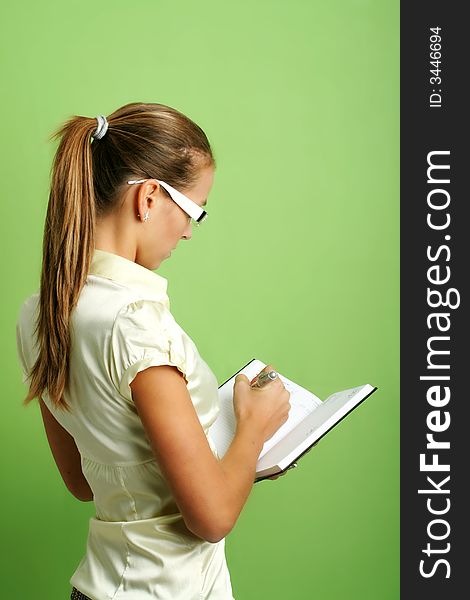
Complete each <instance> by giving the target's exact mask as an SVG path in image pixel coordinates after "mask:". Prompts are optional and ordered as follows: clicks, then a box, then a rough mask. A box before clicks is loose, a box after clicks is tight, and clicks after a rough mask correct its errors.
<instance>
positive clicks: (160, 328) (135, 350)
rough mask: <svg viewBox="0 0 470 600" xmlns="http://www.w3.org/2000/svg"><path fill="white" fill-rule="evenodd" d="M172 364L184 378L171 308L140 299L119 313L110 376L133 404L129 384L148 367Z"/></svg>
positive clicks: (180, 343) (181, 351)
mask: <svg viewBox="0 0 470 600" xmlns="http://www.w3.org/2000/svg"><path fill="white" fill-rule="evenodd" d="M160 365H172V366H175V367H177V368H178V369H179V370H180V371H181V373H183V375H184V376H185V379H186V382H187V377H186V357H185V349H184V344H183V340H182V339H181V335H180V332H179V331H178V329H177V328H176V327H175V326H174V319H172V318H171V315H170V314H169V312H168V309H167V308H166V307H165V306H164V305H163V304H162V303H160V302H157V301H154V300H137V301H135V302H131V303H129V304H126V305H125V306H124V307H123V308H122V309H121V310H120V311H119V313H118V315H117V317H116V319H115V321H114V325H113V330H112V334H111V377H112V379H113V382H114V385H115V387H116V388H117V390H118V391H119V393H120V394H121V395H122V396H123V397H124V398H125V399H126V400H128V401H129V402H131V403H132V394H131V389H130V387H129V384H130V383H131V382H132V381H133V379H134V378H135V376H136V375H137V373H139V372H140V371H143V370H145V369H147V368H148V367H154V366H160Z"/></svg>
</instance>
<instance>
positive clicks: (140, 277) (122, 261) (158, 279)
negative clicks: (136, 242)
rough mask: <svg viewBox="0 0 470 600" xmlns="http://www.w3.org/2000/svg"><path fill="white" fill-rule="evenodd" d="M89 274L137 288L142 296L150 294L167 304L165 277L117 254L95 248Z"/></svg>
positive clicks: (166, 281)
mask: <svg viewBox="0 0 470 600" xmlns="http://www.w3.org/2000/svg"><path fill="white" fill-rule="evenodd" d="M89 274H90V275H98V276H100V277H105V278H106V279H111V280H113V281H116V282H117V283H121V284H123V285H126V286H129V287H133V288H137V289H138V290H139V291H140V292H142V293H144V294H148V293H149V292H150V293H151V294H152V296H156V298H158V299H159V300H165V301H167V302H168V295H167V288H168V280H167V279H165V277H162V276H161V275H158V274H157V273H155V272H154V271H151V270H150V269H147V268H146V267H143V266H142V265H139V264H137V263H136V262H134V261H132V260H129V259H127V258H124V257H123V256H120V255H119V254H113V253H111V252H106V251H105V250H99V249H98V248H95V249H94V252H93V257H92V260H91V265H90V270H89Z"/></svg>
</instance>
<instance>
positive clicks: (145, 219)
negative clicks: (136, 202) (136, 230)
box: [137, 210, 149, 221]
mask: <svg viewBox="0 0 470 600" xmlns="http://www.w3.org/2000/svg"><path fill="white" fill-rule="evenodd" d="M137 216H138V217H140V213H137ZM142 220H143V221H148V220H149V211H148V210H147V211H146V212H145V215H144V218H143V219H142Z"/></svg>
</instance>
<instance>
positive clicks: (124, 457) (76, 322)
mask: <svg viewBox="0 0 470 600" xmlns="http://www.w3.org/2000/svg"><path fill="white" fill-rule="evenodd" d="M166 289H167V281H166V279H164V278H163V277H161V276H160V275H157V274H156V273H153V272H152V271H150V270H148V269H146V268H144V267H142V266H140V265H138V264H137V263H134V262H132V261H129V260H127V259H125V258H123V257H121V256H119V255H116V254H112V253H109V252H104V251H102V250H97V249H95V251H94V254H93V260H92V264H91V268H90V271H89V275H88V278H87V282H86V285H85V286H84V288H83V290H82V292H81V294H80V297H79V301H78V303H77V305H76V307H75V309H74V311H73V313H72V317H71V324H72V328H71V340H72V345H71V352H70V365H69V382H68V387H67V389H66V391H65V393H64V396H65V399H66V400H67V402H68V403H69V405H70V407H71V409H72V412H71V413H68V412H66V411H62V410H58V409H57V408H55V406H54V404H53V403H52V402H51V401H50V399H49V398H48V396H47V393H44V394H43V400H44V402H45V403H46V405H47V407H48V408H49V410H50V411H51V413H52V414H53V415H54V417H55V418H56V419H57V421H58V422H59V423H60V424H61V425H62V426H63V427H64V428H65V429H66V430H67V431H68V432H69V433H70V434H71V435H72V436H73V438H74V439H75V442H76V444H77V447H78V449H79V451H80V454H81V457H82V459H81V460H82V470H83V473H84V475H85V477H86V479H87V481H88V483H89V485H90V487H91V489H92V491H93V494H94V503H95V507H96V515H95V517H93V518H91V519H90V530H89V537H88V542H87V551H86V554H85V556H84V557H83V559H82V561H81V562H80V564H79V565H78V567H77V570H76V571H75V573H74V574H73V576H72V578H71V579H70V583H71V584H72V585H74V586H75V587H77V588H78V589H80V590H81V591H82V592H83V593H85V594H86V595H88V596H90V597H92V598H96V599H97V600H101V599H103V600H104V599H105V598H106V599H107V598H111V597H112V598H114V599H115V600H118V599H119V598H129V599H132V600H140V599H142V600H143V599H144V598H145V599H148V598H160V599H163V598H172V599H173V600H174V599H177V598H182V599H183V598H184V599H188V600H191V599H192V598H194V599H196V598H197V599H198V600H199V599H200V598H205V597H210V598H214V599H221V600H222V599H223V600H226V599H227V600H230V599H231V598H232V597H233V596H232V588H231V583H230V576H229V572H228V569H227V565H226V561H225V554H224V542H225V540H224V539H222V540H221V541H220V542H217V543H215V544H214V543H210V542H207V541H204V540H202V539H201V538H198V537H196V536H195V535H194V534H192V533H191V532H190V531H189V530H188V529H187V528H186V526H185V523H184V521H183V518H182V515H181V512H180V511H179V509H178V506H177V504H176V502H175V500H174V497H173V495H172V493H171V490H170V489H169V487H168V484H167V482H166V480H165V478H164V477H163V476H162V473H161V470H160V468H159V465H158V462H157V461H156V460H155V456H154V453H153V451H152V448H151V445H150V442H149V440H148V438H147V436H146V434H145V430H144V428H143V425H142V422H141V419H140V417H139V415H138V413H137V410H136V407H135V405H134V403H133V401H132V394H131V391H130V388H129V383H130V382H131V381H132V380H133V378H134V377H135V375H136V374H137V373H138V372H139V371H141V370H144V369H146V368H148V367H149V366H156V365H162V364H170V365H174V366H176V367H177V368H178V369H179V370H180V371H181V372H182V373H183V374H184V376H185V378H186V381H187V387H188V391H189V393H190V396H191V400H192V402H193V404H194V407H195V409H196V412H197V415H198V417H199V420H200V422H201V425H202V427H203V429H204V431H205V433H206V435H207V436H208V428H209V427H210V425H211V424H212V423H213V422H214V420H215V419H216V417H217V413H218V410H219V407H218V386H217V380H216V378H215V376H214V374H213V373H212V371H211V370H210V368H209V367H208V365H207V364H206V363H205V361H204V360H203V359H202V358H201V356H200V355H199V353H198V351H197V348H196V346H195V344H194V343H193V341H192V340H191V339H190V338H189V336H188V335H187V334H186V333H185V332H184V331H183V330H182V329H181V327H180V326H179V325H178V324H177V323H176V322H175V320H174V318H173V316H172V315H171V312H170V305H169V299H168V296H167V293H166ZM38 298H39V294H33V295H32V296H31V297H30V298H28V300H26V301H25V302H24V303H23V305H22V308H21V312H20V316H19V320H18V348H19V351H20V357H21V360H22V363H23V368H24V370H25V372H27V371H29V370H30V369H31V366H32V364H33V363H34V360H35V358H36V354H35V351H34V348H33V345H32V339H33V338H32V331H33V328H34V319H35V315H36V311H37V305H38ZM208 441H209V444H210V447H211V449H212V450H213V452H214V454H215V456H217V452H216V449H215V445H214V444H213V442H212V440H211V439H210V437H209V436H208ZM221 573H224V575H223V576H221Z"/></svg>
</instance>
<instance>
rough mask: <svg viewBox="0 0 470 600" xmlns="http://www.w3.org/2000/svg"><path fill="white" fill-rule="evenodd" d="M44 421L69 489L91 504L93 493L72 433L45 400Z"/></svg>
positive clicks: (61, 472)
mask: <svg viewBox="0 0 470 600" xmlns="http://www.w3.org/2000/svg"><path fill="white" fill-rule="evenodd" d="M39 405H40V407H41V414H42V419H43V421H44V428H45V430H46V435H47V439H48V442H49V446H50V448H51V452H52V456H53V457H54V460H55V463H56V465H57V467H58V469H59V471H60V474H61V476H62V479H63V480H64V483H65V485H66V486H67V489H68V490H69V491H70V492H71V493H72V494H73V495H74V496H75V498H77V499H78V500H81V501H82V502H91V501H92V500H93V492H92V491H91V488H90V486H89V484H88V481H87V480H86V479H85V476H84V475H83V471H82V465H81V458H80V452H79V451H78V448H77V446H76V444H75V440H74V439H73V437H72V436H71V435H70V433H69V432H68V431H67V430H66V429H64V428H63V427H62V425H61V424H60V423H59V422H58V421H57V420H56V419H55V417H54V416H53V415H52V413H51V412H50V410H49V409H48V408H47V406H46V404H45V403H44V401H43V399H42V398H41V399H40V401H39Z"/></svg>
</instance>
